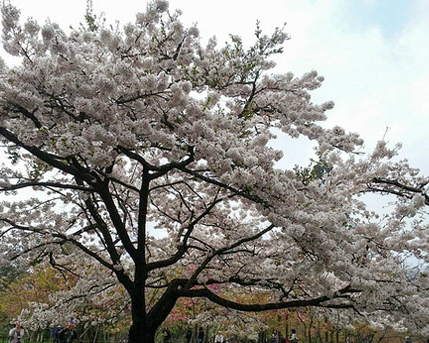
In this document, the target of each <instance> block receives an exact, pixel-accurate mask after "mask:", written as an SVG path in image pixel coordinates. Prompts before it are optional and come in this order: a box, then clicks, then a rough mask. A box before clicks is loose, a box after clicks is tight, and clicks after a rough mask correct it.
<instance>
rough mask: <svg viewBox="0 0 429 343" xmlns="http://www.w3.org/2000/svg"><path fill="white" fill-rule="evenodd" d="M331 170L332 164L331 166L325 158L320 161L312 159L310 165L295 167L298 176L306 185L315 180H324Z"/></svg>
mask: <svg viewBox="0 0 429 343" xmlns="http://www.w3.org/2000/svg"><path fill="white" fill-rule="evenodd" d="M331 170H332V166H330V165H329V164H328V163H327V162H326V161H324V160H323V159H321V160H319V161H314V160H311V163H310V165H309V166H308V167H300V166H295V167H294V171H295V174H296V176H298V177H299V178H300V179H301V181H302V183H303V184H304V185H308V184H310V183H311V182H312V181H315V180H322V181H323V180H324V178H325V176H326V175H328V174H329V172H330V171H331Z"/></svg>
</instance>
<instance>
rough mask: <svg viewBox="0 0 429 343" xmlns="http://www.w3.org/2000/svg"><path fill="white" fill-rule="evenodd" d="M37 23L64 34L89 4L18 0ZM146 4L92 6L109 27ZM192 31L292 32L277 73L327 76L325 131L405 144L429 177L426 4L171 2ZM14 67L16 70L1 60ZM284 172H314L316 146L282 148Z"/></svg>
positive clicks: (98, 1) (322, 96)
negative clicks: (306, 168) (53, 25)
mask: <svg viewBox="0 0 429 343" xmlns="http://www.w3.org/2000/svg"><path fill="white" fill-rule="evenodd" d="M10 2H11V3H12V4H14V5H16V6H17V7H18V8H19V9H20V10H21V13H22V18H24V19H25V18H27V17H29V16H31V17H33V18H35V19H36V20H38V21H39V23H42V24H43V23H44V22H45V20H46V19H47V18H49V20H50V21H51V22H57V23H59V24H60V26H61V27H63V29H67V28H68V27H69V26H70V25H71V26H73V27H78V25H79V23H80V22H83V21H84V14H85V10H86V3H87V2H86V0H73V1H58V0H37V1H35V0H10ZM146 4H147V1H144V0H122V1H117V0H115V1H113V0H93V9H94V13H95V14H99V13H104V16H105V18H106V20H107V22H108V23H113V22H115V21H116V20H117V21H119V22H120V23H121V24H125V23H127V22H130V21H134V18H135V14H136V13H137V12H141V11H144V10H145V8H146ZM170 9H172V10H174V9H180V10H181V11H182V12H183V14H182V20H183V21H184V22H185V24H188V25H191V24H193V23H197V26H198V28H199V29H200V35H201V38H202V40H203V41H206V40H207V39H208V38H209V37H212V36H216V37H217V38H218V43H219V45H222V44H223V43H224V42H225V41H226V40H227V38H228V34H230V33H232V34H238V35H240V36H242V37H243V40H244V42H245V43H251V42H252V38H253V33H254V30H255V25H256V21H257V20H259V21H260V22H261V28H262V29H263V30H264V31H265V32H267V33H270V32H273V30H274V28H275V27H281V26H283V24H284V23H286V26H285V30H286V32H287V33H288V34H289V35H290V36H291V39H290V40H289V41H287V42H286V43H285V45H284V53H283V54H282V55H281V56H279V57H278V58H276V62H277V66H276V69H275V72H276V73H286V72H289V71H291V72H293V73H294V74H295V75H297V76H299V75H302V74H303V73H305V72H308V71H311V70H317V71H318V73H319V74H320V75H323V76H324V77H325V82H324V84H323V85H322V87H321V88H320V89H318V90H317V91H315V92H313V101H314V102H315V103H321V102H325V101H330V100H332V101H334V103H335V108H334V109H333V110H331V111H329V112H328V113H327V114H328V120H327V122H326V124H324V125H327V126H334V125H340V126H342V127H344V128H345V129H346V130H348V131H353V132H358V133H359V134H360V135H361V137H362V138H363V139H364V140H365V142H366V143H365V149H364V150H365V151H367V152H370V151H371V150H372V149H373V148H374V146H375V144H376V142H377V141H378V140H380V139H382V138H383V137H385V139H386V140H387V141H388V142H389V143H390V144H391V146H393V145H394V144H396V143H399V142H401V143H402V144H403V148H402V150H401V157H402V158H408V160H409V161H410V163H411V165H412V166H414V167H417V168H420V169H421V170H422V172H423V174H425V175H429V158H428V151H429V140H428V137H427V136H428V135H427V134H426V133H427V131H428V130H427V129H428V126H429V125H428V124H427V120H428V119H429V94H428V93H429V20H428V19H427V18H428V17H429V1H427V0H347V1H346V0H264V1H255V0H216V1H202V0H170ZM0 53H1V56H2V57H3V59H4V60H5V61H6V63H8V64H9V63H13V61H12V60H10V59H9V58H8V57H7V56H5V53H4V51H0ZM277 143H278V145H279V146H281V147H282V149H283V151H284V155H285V156H284V159H283V160H282V161H283V163H284V165H285V166H287V167H291V166H293V165H294V164H300V165H307V164H308V161H309V158H310V157H312V149H311V146H310V145H308V144H307V143H306V142H304V141H298V147H299V148H296V147H294V148H290V145H289V142H287V141H279V142H277Z"/></svg>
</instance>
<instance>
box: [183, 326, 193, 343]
mask: <svg viewBox="0 0 429 343" xmlns="http://www.w3.org/2000/svg"><path fill="white" fill-rule="evenodd" d="M191 339H192V329H191V328H190V327H187V328H186V331H185V341H186V343H190V342H191Z"/></svg>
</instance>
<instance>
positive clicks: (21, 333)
mask: <svg viewBox="0 0 429 343" xmlns="http://www.w3.org/2000/svg"><path fill="white" fill-rule="evenodd" d="M27 337H28V331H27V330H26V329H25V328H24V327H23V326H22V325H21V322H17V323H16V325H15V327H14V328H13V329H11V330H10V331H9V343H24V339H25V338H27Z"/></svg>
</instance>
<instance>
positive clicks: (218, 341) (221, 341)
mask: <svg viewBox="0 0 429 343" xmlns="http://www.w3.org/2000/svg"><path fill="white" fill-rule="evenodd" d="M224 342H225V338H224V337H223V335H222V334H221V332H220V331H219V332H218V333H217V335H216V336H215V339H214V343H224Z"/></svg>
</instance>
